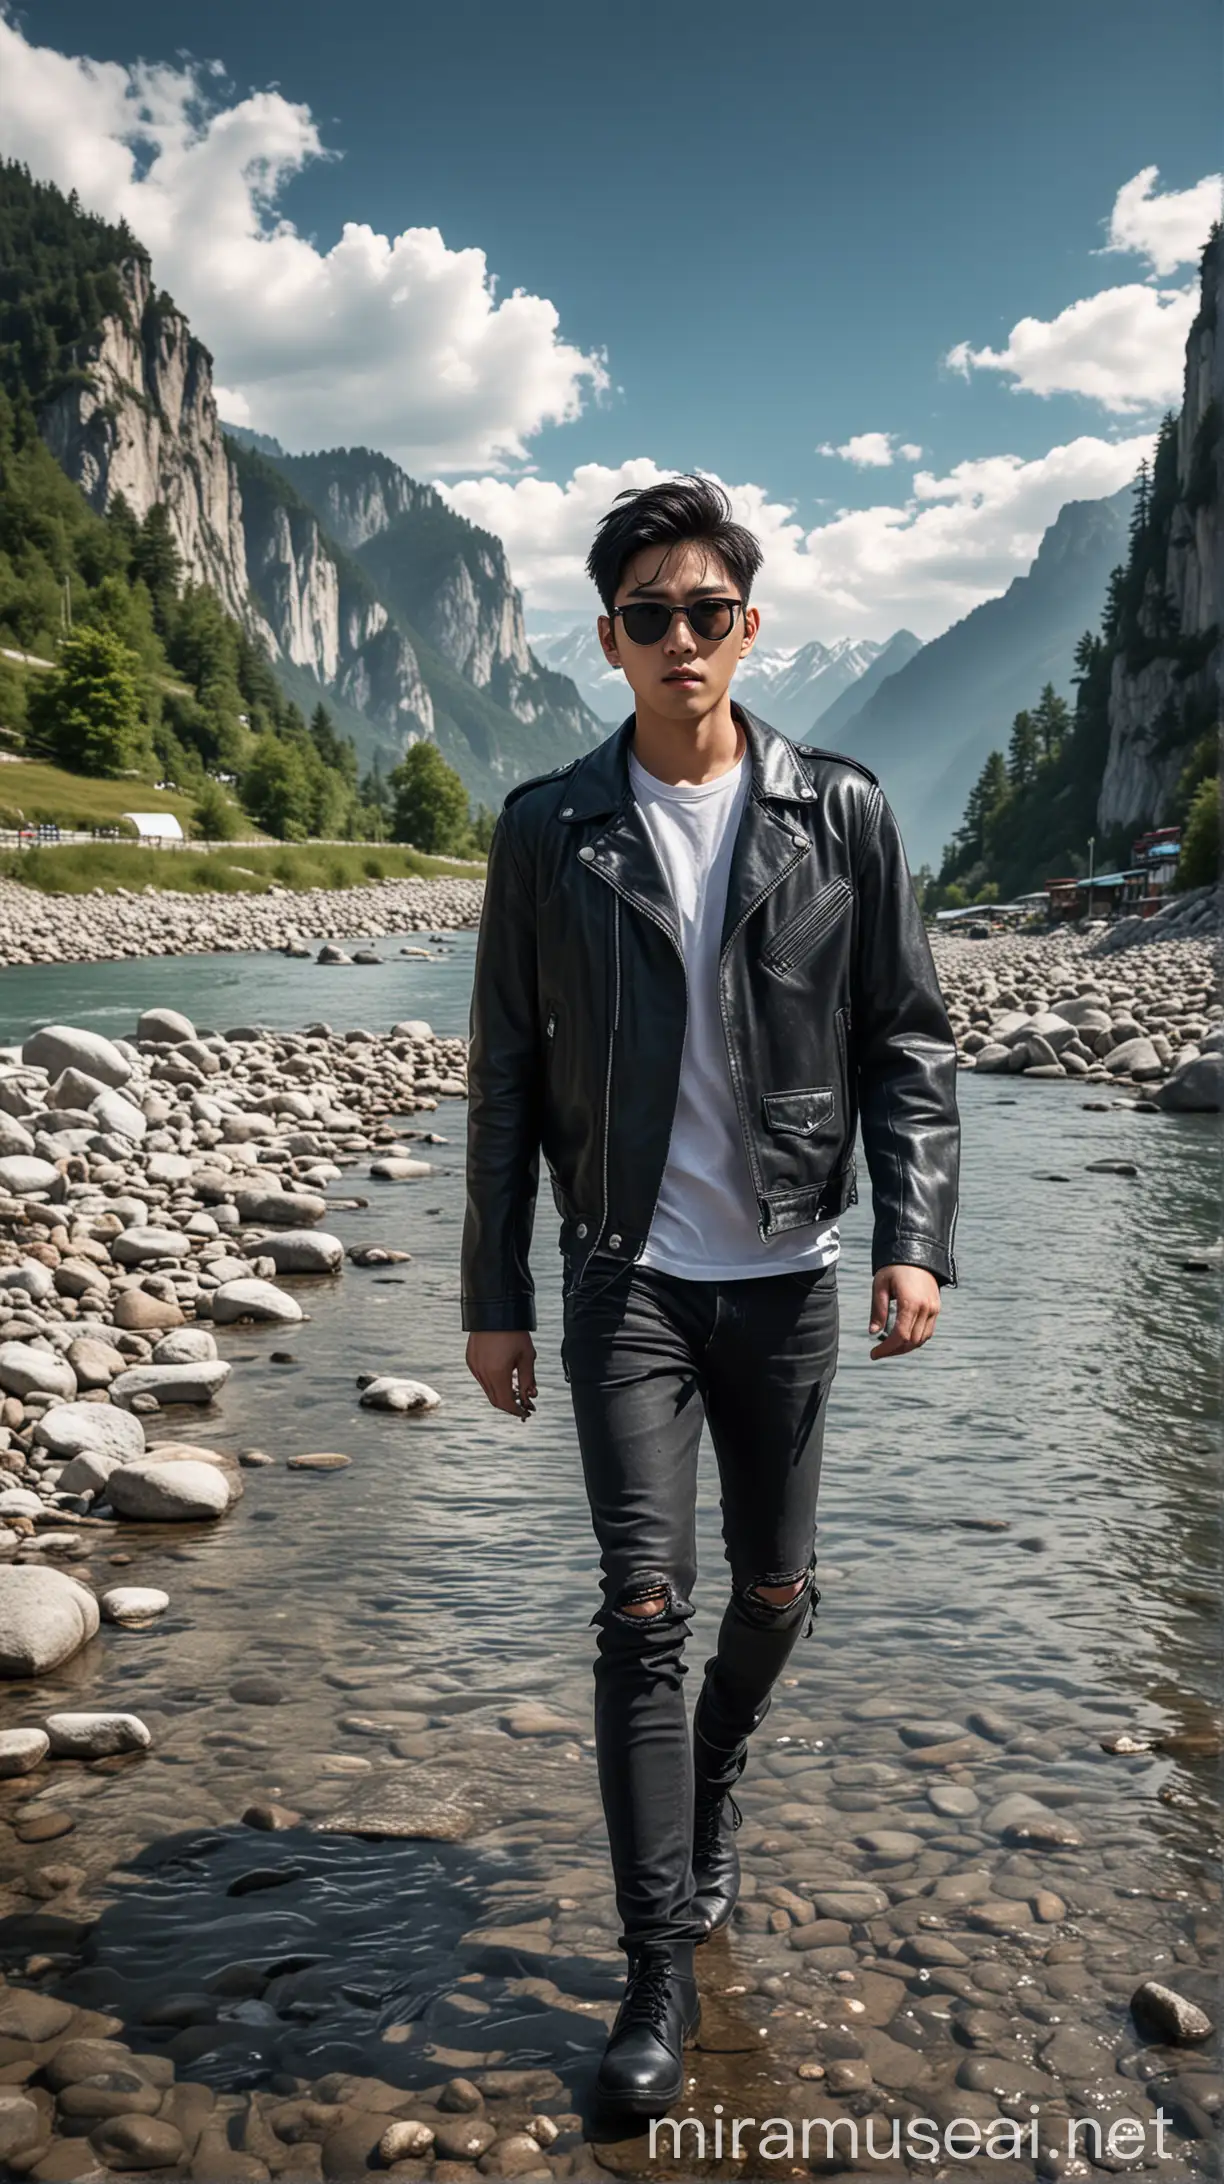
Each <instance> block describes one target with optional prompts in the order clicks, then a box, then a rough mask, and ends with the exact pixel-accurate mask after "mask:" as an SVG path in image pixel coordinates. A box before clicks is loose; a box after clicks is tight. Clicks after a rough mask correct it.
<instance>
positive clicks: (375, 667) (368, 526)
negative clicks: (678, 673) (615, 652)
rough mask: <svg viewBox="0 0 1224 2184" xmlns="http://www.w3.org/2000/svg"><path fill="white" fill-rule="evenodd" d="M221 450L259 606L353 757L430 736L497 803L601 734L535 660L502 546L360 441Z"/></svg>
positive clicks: (566, 686)
mask: <svg viewBox="0 0 1224 2184" xmlns="http://www.w3.org/2000/svg"><path fill="white" fill-rule="evenodd" d="M232 453H233V456H234V460H235V462H236V464H237V468H238V475H239V478H240V481H241V485H242V495H243V529H244V534H245V545H246V560H247V567H248V570H249V573H250V578H251V583H252V586H253V589H254V592H255V594H256V598H257V600H258V603H259V608H260V612H261V614H262V615H263V616H264V618H265V619H266V620H267V622H268V624H269V626H270V627H271V629H272V632H273V634H274V637H275V639H276V643H277V645H278V647H279V649H280V652H281V653H282V655H283V656H284V657H285V659H286V660H288V661H289V662H291V663H292V665H293V667H294V668H295V669H297V670H298V671H299V672H300V673H301V674H305V675H306V676H307V677H310V678H313V679H314V681H315V682H316V683H317V685H318V686H319V691H316V695H318V694H320V692H321V693H322V694H324V695H326V697H327V698H328V700H329V702H330V701H331V700H332V699H336V700H338V701H339V702H340V704H341V705H342V706H343V707H344V708H345V709H346V710H345V725H346V726H348V727H349V729H350V732H353V733H354V734H355V736H356V740H357V742H358V747H359V749H363V750H364V751H365V753H366V754H367V755H369V753H370V752H371V750H376V751H378V752H379V753H380V755H381V756H382V758H383V759H384V761H385V760H387V759H390V760H392V761H393V760H394V759H395V758H396V757H398V756H399V754H400V752H401V751H402V749H403V748H404V745H405V743H406V742H410V741H414V740H416V739H417V738H418V737H420V736H433V737H435V738H436V740H437V743H438V746H439V749H440V750H441V751H442V752H443V755H444V756H445V757H446V758H447V759H448V760H449V762H450V764H451V765H453V766H454V767H455V768H456V769H457V770H458V772H459V773H460V774H461V775H462V777H463V780H464V782H465V783H466V785H467V787H468V788H469V790H470V791H471V792H472V793H473V795H476V796H478V797H479V798H480V799H481V800H482V801H484V802H486V803H490V804H492V805H494V806H495V807H496V806H497V805H500V803H501V800H502V797H503V796H504V795H505V793H506V790H507V789H508V788H510V787H511V786H512V785H513V783H514V782H515V781H519V780H522V779H523V778H524V777H525V776H526V775H528V774H531V773H540V772H547V771H548V770H549V769H550V768H552V767H554V766H557V765H560V764H562V763H564V762H565V761H566V760H568V759H571V758H573V757H574V756H575V755H577V754H578V753H580V752H581V751H584V750H589V749H590V748H592V746H593V745H594V744H596V743H598V742H599V741H600V740H601V739H602V737H603V736H604V735H605V734H606V724H605V723H604V722H602V721H600V720H598V719H597V718H596V717H595V715H594V714H593V713H592V711H591V710H590V708H589V707H588V706H587V705H586V704H585V703H584V702H583V699H582V698H581V696H580V695H579V693H578V691H577V689H576V688H575V687H574V684H573V683H572V682H571V681H570V679H569V678H568V677H567V676H565V675H561V674H557V673H555V672H554V671H553V670H552V669H550V668H548V667H545V666H542V665H541V663H540V662H539V661H538V660H537V659H536V658H535V657H534V655H533V654H532V652H531V649H530V647H529V646H528V644H527V639H526V635H525V631H524V625H523V605H522V599H521V596H520V594H519V592H518V591H517V589H516V588H515V586H514V584H513V582H512V581H511V577H510V570H509V565H508V563H507V561H506V555H505V549H504V547H503V546H502V544H501V541H500V539H497V538H494V537H493V536H492V534H491V533H490V532H488V531H482V530H480V529H478V528H477V526H476V525H475V524H472V523H469V522H467V520H466V519H465V518H464V517H462V516H458V515H456V514H455V513H454V512H453V511H452V510H451V509H450V508H448V507H447V505H446V503H445V501H444V500H443V499H442V498H441V496H440V495H439V494H438V493H436V492H435V491H434V489H433V487H432V486H428V485H422V484H419V483H418V482H417V481H416V480H415V479H413V478H410V477H408V476H407V475H406V473H405V472H404V471H402V470H401V469H400V468H399V467H398V465H397V464H396V463H394V462H392V461H391V460H390V459H389V457H387V456H385V455H379V454H376V453H374V452H373V451H372V450H370V449H368V448H339V449H332V450H330V451H328V452H326V453H322V454H315V455H299V456H286V455H281V456H278V457H277V458H276V459H275V460H274V461H273V460H270V459H269V458H267V457H265V456H261V455H258V454H256V453H254V452H253V451H251V450H248V449H244V448H242V447H241V446H240V445H238V444H237V443H236V442H235V443H234V445H233V449H232ZM296 687H297V688H301V684H300V682H299V683H298V684H297V685H296ZM362 721H364V723H365V727H366V733H365V736H364V737H363V735H362V733H361V728H360V723H361V722H362ZM354 722H356V724H357V725H356V726H354Z"/></svg>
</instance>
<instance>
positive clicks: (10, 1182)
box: [0, 1153, 59, 1198]
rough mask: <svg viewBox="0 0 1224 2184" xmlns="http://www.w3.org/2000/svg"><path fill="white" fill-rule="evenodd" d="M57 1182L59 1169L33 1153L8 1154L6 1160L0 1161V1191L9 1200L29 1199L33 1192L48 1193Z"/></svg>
mask: <svg viewBox="0 0 1224 2184" xmlns="http://www.w3.org/2000/svg"><path fill="white" fill-rule="evenodd" d="M58 1181H59V1169H58V1168H56V1167H53V1166H52V1164H51V1162H50V1161H49V1160H39V1159H38V1158H37V1157H36V1156H35V1155H34V1154H33V1153H10V1154H9V1156H8V1158H7V1160H0V1191H3V1192H4V1193H5V1194H6V1196H8V1197H9V1198H30V1197H32V1196H33V1195H34V1194H35V1192H39V1191H49V1190H50V1188H51V1186H52V1184H53V1183H58Z"/></svg>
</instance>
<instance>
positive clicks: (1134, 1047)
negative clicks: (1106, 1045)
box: [1105, 1037, 1165, 1084]
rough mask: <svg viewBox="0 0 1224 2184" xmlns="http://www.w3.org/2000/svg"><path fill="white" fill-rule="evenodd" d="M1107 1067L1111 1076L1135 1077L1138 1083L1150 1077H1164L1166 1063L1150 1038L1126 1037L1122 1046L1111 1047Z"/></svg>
mask: <svg viewBox="0 0 1224 2184" xmlns="http://www.w3.org/2000/svg"><path fill="white" fill-rule="evenodd" d="M1105 1067H1106V1069H1107V1070H1108V1071H1109V1074H1110V1076H1111V1077H1133V1078H1134V1079H1135V1081H1136V1083H1138V1084H1142V1083H1144V1082H1145V1081H1146V1080H1147V1079H1148V1078H1150V1077H1163V1076H1164V1073H1165V1067H1164V1063H1163V1062H1162V1061H1161V1059H1160V1056H1159V1054H1158V1053H1157V1052H1156V1049H1155V1047H1154V1046H1153V1045H1152V1042H1151V1040H1150V1039H1148V1038H1146V1037H1143V1038H1138V1039H1124V1040H1123V1041H1122V1044H1121V1046H1116V1047H1111V1048H1110V1050H1109V1052H1108V1054H1107V1055H1106V1056H1105Z"/></svg>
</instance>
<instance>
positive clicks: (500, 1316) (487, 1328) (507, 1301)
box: [460, 1290, 536, 1335]
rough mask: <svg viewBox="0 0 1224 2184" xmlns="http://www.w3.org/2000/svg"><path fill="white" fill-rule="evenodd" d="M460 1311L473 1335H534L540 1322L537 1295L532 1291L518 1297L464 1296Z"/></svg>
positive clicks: (464, 1323) (465, 1325) (463, 1321)
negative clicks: (538, 1320)
mask: <svg viewBox="0 0 1224 2184" xmlns="http://www.w3.org/2000/svg"><path fill="white" fill-rule="evenodd" d="M460 1312H461V1314H462V1324H463V1326H464V1327H465V1329H466V1330H467V1331H468V1333H470V1334H477V1335H487V1334H498V1335H517V1334H531V1333H532V1332H533V1331H534V1329H535V1324H536V1308H535V1298H534V1296H533V1295H532V1294H531V1291H530V1290H523V1291H521V1292H520V1293H519V1295H518V1296H516V1297H463V1298H461V1300H460Z"/></svg>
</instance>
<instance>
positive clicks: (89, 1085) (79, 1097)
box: [47, 1069, 112, 1114]
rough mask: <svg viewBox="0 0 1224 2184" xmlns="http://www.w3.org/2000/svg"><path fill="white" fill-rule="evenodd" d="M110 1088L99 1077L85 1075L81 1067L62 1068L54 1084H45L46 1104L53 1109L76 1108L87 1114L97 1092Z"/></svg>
mask: <svg viewBox="0 0 1224 2184" xmlns="http://www.w3.org/2000/svg"><path fill="white" fill-rule="evenodd" d="M111 1089H112V1088H111V1087H110V1086H108V1085H105V1084H103V1083H102V1080H101V1078H100V1077H87V1076H86V1074H85V1072H84V1070H83V1069H65V1070H62V1071H61V1072H60V1074H59V1076H58V1077H57V1078H56V1080H55V1083H54V1084H50V1085H48V1086H47V1105H48V1107H50V1108H52V1109H53V1110H54V1109H62V1110H65V1111H67V1110H69V1109H72V1108H75V1109H77V1110H78V1111H79V1112H81V1113H83V1114H89V1112H90V1110H91V1109H92V1107H93V1103H94V1101H95V1100H96V1099H97V1097H98V1094H99V1092H106V1091H109V1090H111Z"/></svg>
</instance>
